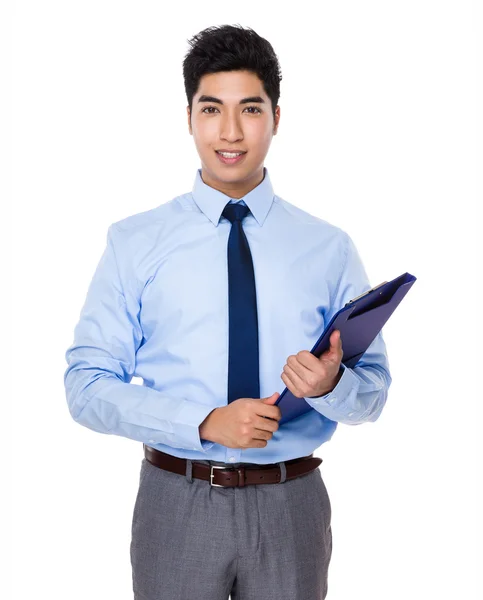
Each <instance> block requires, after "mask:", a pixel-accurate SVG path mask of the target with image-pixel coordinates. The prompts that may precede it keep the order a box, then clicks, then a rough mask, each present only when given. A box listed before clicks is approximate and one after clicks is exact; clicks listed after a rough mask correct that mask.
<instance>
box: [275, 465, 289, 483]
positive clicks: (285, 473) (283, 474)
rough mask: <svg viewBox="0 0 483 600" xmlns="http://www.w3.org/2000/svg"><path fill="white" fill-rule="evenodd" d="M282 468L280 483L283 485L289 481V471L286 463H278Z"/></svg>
mask: <svg viewBox="0 0 483 600" xmlns="http://www.w3.org/2000/svg"><path fill="white" fill-rule="evenodd" d="M277 464H278V466H279V467H280V481H279V482H278V483H283V482H284V481H285V480H286V479H287V469H286V468H285V462H279V463H277Z"/></svg>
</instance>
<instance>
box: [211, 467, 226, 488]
mask: <svg viewBox="0 0 483 600" xmlns="http://www.w3.org/2000/svg"><path fill="white" fill-rule="evenodd" d="M210 467H211V471H210V485H211V487H221V488H225V487H227V486H226V485H220V484H219V483H213V477H214V473H213V469H227V467H225V466H224V465H210ZM228 469H229V468H228Z"/></svg>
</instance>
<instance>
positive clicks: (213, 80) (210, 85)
mask: <svg viewBox="0 0 483 600" xmlns="http://www.w3.org/2000/svg"><path fill="white" fill-rule="evenodd" d="M201 95H207V96H216V97H217V98H221V99H222V100H223V101H226V102H239V100H240V99H241V98H244V97H246V96H262V98H265V99H268V96H267V95H266V93H265V92H264V89H263V84H262V82H261V80H260V79H259V78H258V76H257V75H256V74H255V73H252V72H250V71H221V72H219V73H207V74H206V75H203V77H202V78H201V79H200V84H199V86H198V91H197V92H196V94H195V98H198V97H199V96H201Z"/></svg>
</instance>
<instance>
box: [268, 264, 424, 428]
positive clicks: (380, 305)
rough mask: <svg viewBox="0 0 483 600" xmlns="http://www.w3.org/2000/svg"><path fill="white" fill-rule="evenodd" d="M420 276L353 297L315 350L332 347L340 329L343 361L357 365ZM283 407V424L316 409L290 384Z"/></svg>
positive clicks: (318, 352)
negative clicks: (334, 335) (293, 389)
mask: <svg viewBox="0 0 483 600" xmlns="http://www.w3.org/2000/svg"><path fill="white" fill-rule="evenodd" d="M415 281H416V277H415V276H414V275H411V274H410V273H403V274H402V275H400V276H399V277H396V278H395V279H392V280H391V281H383V282H382V283H380V284H379V285H376V286H375V287H373V288H371V289H370V290H368V291H367V292H364V293H363V294H361V295H360V296H356V298H353V299H352V300H349V302H347V303H346V304H345V305H344V306H343V307H342V308H341V309H340V310H339V311H338V312H337V313H336V314H335V315H334V316H333V317H332V319H331V321H330V323H329V324H328V325H327V327H326V328H325V329H324V331H323V333H322V334H321V335H320V337H319V339H318V340H317V341H316V343H315V345H314V347H313V348H312V350H311V353H312V354H313V355H314V356H316V357H317V358H318V357H320V355H321V354H323V353H324V352H326V351H327V350H328V349H329V348H330V335H331V334H332V332H333V331H334V330H335V329H338V330H339V331H340V336H341V340H342V349H343V355H342V361H341V362H342V363H343V364H344V365H345V366H346V367H354V366H355V365H356V364H357V363H358V362H359V360H360V359H361V357H362V356H363V355H364V352H365V351H366V350H367V349H368V348H369V346H370V345H371V344H372V342H373V341H374V339H375V338H376V337H377V335H378V334H379V332H380V331H381V329H382V327H383V326H384V324H385V323H386V322H387V321H388V319H389V317H390V316H391V315H392V313H393V312H394V311H395V310H396V308H397V306H398V305H399V304H400V302H401V300H402V299H403V298H404V296H405V295H406V294H407V293H408V291H409V289H410V288H411V287H412V285H413V284H414V282H415ZM275 406H278V407H279V408H280V411H281V415H282V416H281V418H280V420H279V421H278V423H279V425H283V423H286V422H287V421H291V420H292V419H296V418H297V417H300V416H301V415H303V414H305V413H307V412H308V411H309V410H315V409H314V408H313V407H312V406H310V405H309V404H308V403H307V402H306V401H305V400H304V399H303V398H298V397H297V396H294V395H293V394H292V392H291V391H290V390H289V389H288V388H287V387H286V388H285V389H284V390H283V392H282V393H281V394H280V396H279V397H278V399H277V402H276V403H275Z"/></svg>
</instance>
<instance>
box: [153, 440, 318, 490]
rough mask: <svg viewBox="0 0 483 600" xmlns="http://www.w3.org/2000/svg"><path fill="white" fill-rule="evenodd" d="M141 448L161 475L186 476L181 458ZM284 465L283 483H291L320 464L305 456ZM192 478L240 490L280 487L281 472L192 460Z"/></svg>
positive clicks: (275, 467) (277, 468)
mask: <svg viewBox="0 0 483 600" xmlns="http://www.w3.org/2000/svg"><path fill="white" fill-rule="evenodd" d="M143 446H144V456H145V457H146V460H148V461H149V462H150V463H151V464H152V465H154V466H156V467H159V468H160V469H164V470H165V471H171V473H178V475H186V459H185V458H179V457H178V456H172V455H171V454H166V453H165V452H161V451H160V450H156V449H155V448H151V446H146V445H145V444H143ZM284 462H285V469H286V479H295V478H296V477H300V476H301V475H307V473H310V472H311V471H313V470H314V469H316V468H317V467H318V466H319V465H320V464H321V462H322V459H321V458H318V457H316V456H313V455H312V454H310V455H309V456H302V457H300V458H294V459H292V460H286V461H284ZM252 465H253V466H252ZM192 476H193V477H195V478H196V479H204V480H205V481H209V482H210V484H211V485H212V486H214V487H243V486H245V485H253V484H257V483H280V479H281V469H280V465H278V464H277V463H271V464H267V465H264V464H261V465H259V466H257V465H256V464H255V463H249V466H248V465H239V466H236V467H235V466H234V467H230V466H229V465H226V466H224V465H206V464H204V463H200V462H197V461H195V460H193V461H192Z"/></svg>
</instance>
